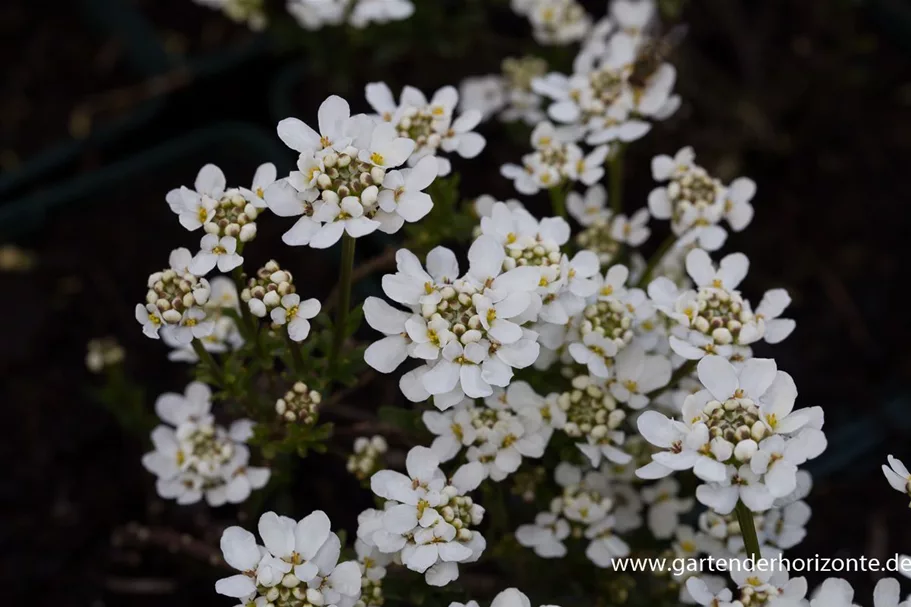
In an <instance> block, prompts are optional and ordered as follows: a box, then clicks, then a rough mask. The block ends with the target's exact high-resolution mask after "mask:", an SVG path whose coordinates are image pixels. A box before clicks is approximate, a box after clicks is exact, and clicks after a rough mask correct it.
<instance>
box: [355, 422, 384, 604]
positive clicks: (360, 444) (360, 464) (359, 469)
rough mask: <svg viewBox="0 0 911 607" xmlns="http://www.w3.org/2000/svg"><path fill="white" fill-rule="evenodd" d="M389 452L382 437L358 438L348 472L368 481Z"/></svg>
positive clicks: (380, 466) (379, 467)
mask: <svg viewBox="0 0 911 607" xmlns="http://www.w3.org/2000/svg"><path fill="white" fill-rule="evenodd" d="M388 450H389V446H388V445H387V444H386V439H385V438H383V437H382V436H380V435H376V436H373V437H371V438H367V437H366V436H359V437H357V439H355V441H354V452H353V453H352V454H351V455H350V456H349V457H348V463H347V468H348V472H350V473H351V474H353V475H354V476H355V477H357V479H358V480H361V481H363V480H367V479H368V478H370V477H371V476H373V474H374V473H375V472H376V471H378V470H380V469H381V468H382V466H383V455H384V454H385V453H386V451H388ZM371 604H373V603H371Z"/></svg>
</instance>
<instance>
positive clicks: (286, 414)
mask: <svg viewBox="0 0 911 607" xmlns="http://www.w3.org/2000/svg"><path fill="white" fill-rule="evenodd" d="M322 400H323V397H322V394H320V393H319V392H317V391H316V390H314V389H312V388H308V387H307V384H305V383H304V382H302V381H298V382H294V385H293V386H291V389H290V390H288V391H287V392H285V395H284V396H283V397H282V398H279V399H278V400H276V401H275V412H276V413H277V414H278V416H279V417H280V418H281V419H283V420H284V421H286V422H288V423H299V424H303V425H305V426H312V425H313V424H315V423H316V419H317V416H318V415H319V412H318V408H319V404H320V402H322Z"/></svg>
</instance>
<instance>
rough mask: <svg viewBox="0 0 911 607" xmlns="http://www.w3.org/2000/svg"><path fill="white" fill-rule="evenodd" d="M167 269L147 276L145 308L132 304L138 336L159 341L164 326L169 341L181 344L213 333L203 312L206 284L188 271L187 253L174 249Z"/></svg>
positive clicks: (210, 323)
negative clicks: (168, 331) (139, 327)
mask: <svg viewBox="0 0 911 607" xmlns="http://www.w3.org/2000/svg"><path fill="white" fill-rule="evenodd" d="M169 261H170V267H169V268H165V269H164V270H161V271H160V272H154V273H153V274H151V275H149V279H148V281H147V283H146V284H147V286H148V291H146V297H145V304H136V320H137V321H138V322H139V323H140V324H141V325H142V332H143V333H145V335H146V336H147V337H151V338H152V339H158V338H159V334H158V333H159V330H160V329H161V328H162V327H164V326H170V327H173V333H172V335H173V337H174V339H175V340H176V341H177V342H179V343H181V344H188V343H190V341H192V340H193V339H194V338H200V337H205V336H207V335H209V334H210V333H211V332H212V330H213V328H214V327H213V323H212V322H211V321H207V320H206V312H205V310H203V307H202V306H204V305H205V303H206V302H207V301H208V300H209V295H210V294H211V287H210V285H209V281H208V280H206V279H205V278H202V277H200V276H197V275H196V274H193V273H192V272H190V271H189V269H188V268H187V265H188V264H189V262H190V252H189V251H188V250H187V249H176V250H174V251H173V252H172V253H171V257H170V260H169Z"/></svg>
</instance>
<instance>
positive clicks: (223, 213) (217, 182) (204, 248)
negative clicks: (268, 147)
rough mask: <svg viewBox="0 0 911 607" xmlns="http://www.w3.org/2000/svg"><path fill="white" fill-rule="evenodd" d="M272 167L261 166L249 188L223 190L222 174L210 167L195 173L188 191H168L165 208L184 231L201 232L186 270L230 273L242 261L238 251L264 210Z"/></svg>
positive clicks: (251, 235) (251, 236)
mask: <svg viewBox="0 0 911 607" xmlns="http://www.w3.org/2000/svg"><path fill="white" fill-rule="evenodd" d="M275 174H276V170H275V165H273V164H271V163H266V164H263V165H261V166H260V167H259V168H258V169H257V170H256V174H255V175H254V176H253V185H252V186H251V187H250V188H227V187H226V184H227V182H226V179H225V174H224V173H223V172H222V170H221V169H219V168H218V167H217V166H215V165H214V164H207V165H205V166H204V167H202V168H201V169H200V170H199V174H198V175H197V176H196V182H195V183H194V185H193V187H194V188H195V189H193V190H191V189H189V188H188V187H186V186H181V187H180V188H178V189H175V190H171V191H170V192H168V195H167V197H166V200H167V203H168V206H169V207H170V208H171V211H173V212H174V213H175V214H176V215H178V217H179V218H180V225H182V226H183V227H184V228H186V229H187V230H190V231H191V232H192V231H195V230H198V229H200V228H202V229H203V231H204V232H205V235H204V236H203V237H202V239H201V240H200V242H199V249H200V250H199V252H198V253H197V254H196V255H195V256H194V257H193V259H192V260H190V262H189V264H187V265H188V269H189V270H190V271H191V272H193V273H194V274H196V275H197V276H205V275H206V274H208V273H209V272H211V271H212V270H213V269H214V268H215V266H216V265H217V266H218V270H219V271H220V272H230V271H231V270H233V269H234V268H236V267H238V266H240V265H241V264H242V263H243V262H244V258H243V257H241V255H240V253H239V249H240V248H241V247H242V243H245V242H249V241H251V240H253V239H254V238H255V237H256V217H257V216H258V215H259V213H260V212H261V210H262V209H264V208H265V207H266V204H265V201H264V200H263V193H264V190H265V188H267V187H268V186H269V185H271V184H272V183H273V182H274V181H275Z"/></svg>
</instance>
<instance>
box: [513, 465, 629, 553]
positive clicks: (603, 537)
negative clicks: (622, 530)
mask: <svg viewBox="0 0 911 607" xmlns="http://www.w3.org/2000/svg"><path fill="white" fill-rule="evenodd" d="M555 479H556V481H557V484H558V485H560V487H561V489H562V491H561V492H560V494H558V496H557V497H555V498H554V499H553V500H552V501H551V503H550V508H549V511H548V512H542V513H539V514H538V515H537V517H536V518H535V522H534V524H529V525H521V526H519V528H518V529H517V530H516V540H517V541H518V542H519V544H521V545H522V546H525V547H528V548H532V549H533V550H534V551H535V554H537V555H538V556H540V557H542V558H562V557H563V556H565V555H566V553H567V548H566V545H565V544H564V541H569V540H583V541H584V540H588V542H587V547H586V550H585V555H586V556H587V557H588V559H589V560H590V561H592V562H593V563H594V564H595V565H597V566H598V567H602V568H609V567H611V566H612V562H613V560H614V559H615V558H618V557H625V556H627V555H629V553H630V549H629V546H628V545H627V544H626V542H625V541H623V540H622V539H621V538H620V537H619V536H617V535H616V533H615V532H616V530H617V517H616V516H615V514H614V512H613V508H614V499H613V497H612V495H611V493H612V489H611V484H610V481H609V478H608V476H607V474H605V472H603V471H599V470H588V471H587V472H583V469H581V468H579V467H577V466H573V465H572V464H568V463H566V462H561V463H560V464H559V465H557V468H556V470H555Z"/></svg>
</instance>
